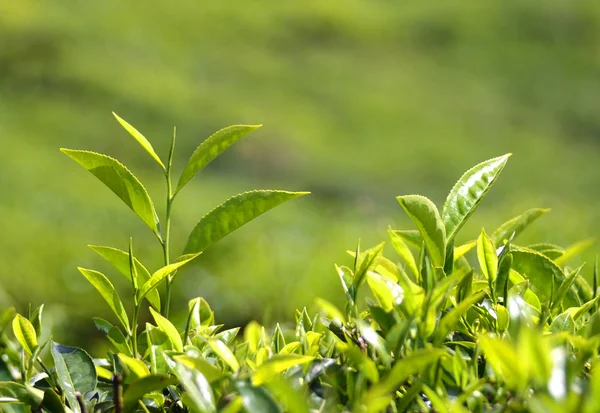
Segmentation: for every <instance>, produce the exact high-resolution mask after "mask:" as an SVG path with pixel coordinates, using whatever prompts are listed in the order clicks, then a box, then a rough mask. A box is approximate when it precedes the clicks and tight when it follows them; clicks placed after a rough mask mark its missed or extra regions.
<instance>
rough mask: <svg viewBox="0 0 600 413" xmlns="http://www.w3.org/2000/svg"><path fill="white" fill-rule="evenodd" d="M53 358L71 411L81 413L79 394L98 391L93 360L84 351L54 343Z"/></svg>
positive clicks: (59, 381)
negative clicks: (78, 400)
mask: <svg viewBox="0 0 600 413" xmlns="http://www.w3.org/2000/svg"><path fill="white" fill-rule="evenodd" d="M52 358H53V359H54V368H55V369H56V376H57V378H58V383H59V384H60V387H61V388H62V390H63V392H64V394H65V396H66V397H67V400H68V401H69V406H70V407H71V410H73V411H74V412H75V413H81V410H80V408H79V403H77V397H76V396H75V394H76V393H77V392H79V393H81V394H85V393H88V392H91V391H94V390H95V389H96V382H97V375H96V368H95V367H94V362H93V361H92V358H91V357H90V356H89V355H88V354H87V353H86V352H85V351H83V350H82V349H80V348H77V347H69V346H63V345H62V344H59V343H56V342H54V341H53V342H52Z"/></svg>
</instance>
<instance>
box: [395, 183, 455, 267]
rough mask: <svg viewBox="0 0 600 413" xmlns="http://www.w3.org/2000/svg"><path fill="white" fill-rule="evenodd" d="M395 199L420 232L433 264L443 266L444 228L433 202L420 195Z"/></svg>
mask: <svg viewBox="0 0 600 413" xmlns="http://www.w3.org/2000/svg"><path fill="white" fill-rule="evenodd" d="M397 199H398V202H400V205H402V208H404V210H405V211H406V213H407V214H408V216H409V217H410V219H412V221H413V222H414V224H415V226H416V227H417V229H418V230H419V232H420V233H421V236H422V237H423V240H424V241H425V245H426V246H427V251H428V252H429V256H430V257H431V262H432V263H433V265H434V266H435V267H440V268H441V267H443V266H444V262H445V258H446V230H445V229H444V224H443V223H442V219H441V218H440V214H439V212H438V210H437V208H436V207H435V205H434V204H433V202H431V201H430V200H429V199H427V198H425V197H424V196H420V195H408V196H399V197H397Z"/></svg>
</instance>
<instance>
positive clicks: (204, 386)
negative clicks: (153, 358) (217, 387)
mask: <svg viewBox="0 0 600 413" xmlns="http://www.w3.org/2000/svg"><path fill="white" fill-rule="evenodd" d="M171 369H172V370H173V373H175V375H176V376H177V378H178V379H179V381H180V382H181V385H182V386H183V388H184V390H185V391H186V394H187V395H188V397H187V400H186V399H185V398H184V401H189V402H190V403H186V404H188V405H189V407H191V408H192V410H193V411H195V412H198V413H212V412H216V411H217V408H216V406H215V395H214V394H213V391H212V388H211V387H210V383H209V382H208V380H206V377H204V375H203V374H202V373H201V372H200V371H198V370H196V369H194V368H191V367H189V366H187V365H186V364H184V363H181V362H178V361H174V366H171Z"/></svg>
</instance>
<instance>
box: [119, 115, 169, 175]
mask: <svg viewBox="0 0 600 413" xmlns="http://www.w3.org/2000/svg"><path fill="white" fill-rule="evenodd" d="M112 114H113V116H114V117H115V118H116V119H117V121H118V122H119V123H120V124H121V126H123V128H124V129H125V130H126V131H127V132H129V134H130V135H131V136H133V137H134V138H135V140H136V141H138V143H139V144H140V145H141V146H142V148H144V149H145V150H146V152H148V154H150V156H151V157H152V158H153V159H154V160H155V161H156V162H157V163H158V164H159V165H160V167H161V168H162V169H163V171H166V170H167V168H165V165H164V164H163V163H162V161H161V160H160V158H159V157H158V155H157V154H156V152H154V148H153V147H152V145H151V144H150V142H148V139H146V138H145V137H144V135H142V134H141V133H140V132H138V130H137V129H136V128H134V127H133V126H131V125H130V124H129V123H127V122H126V121H125V120H123V119H121V118H120V117H119V115H117V114H116V113H115V112H113V113H112Z"/></svg>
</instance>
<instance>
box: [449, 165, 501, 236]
mask: <svg viewBox="0 0 600 413" xmlns="http://www.w3.org/2000/svg"><path fill="white" fill-rule="evenodd" d="M509 157H510V154H507V155H504V156H500V157H498V158H494V159H490V160H488V161H485V162H482V163H480V164H479V165H476V166H475V167H473V168H471V169H469V170H468V171H467V172H466V173H465V174H464V175H463V176H462V177H461V178H460V179H459V180H458V182H457V183H456V184H455V185H454V187H453V188H452V190H451V191H450V194H448V198H446V202H445V203H444V207H443V208H442V219H443V220H444V225H445V226H446V237H447V241H446V242H450V241H452V240H453V239H454V237H455V236H456V234H457V232H458V231H459V230H460V228H461V227H462V226H463V224H464V223H465V222H466V220H467V219H468V218H469V217H470V216H471V214H473V212H475V210H476V209H477V206H478V205H479V203H480V202H481V200H482V199H483V198H484V197H485V195H486V194H487V193H488V191H489V190H490V188H491V187H492V186H493V185H494V183H495V182H496V179H497V178H498V176H499V175H500V173H501V172H502V169H504V165H506V162H507V161H508V158H509Z"/></svg>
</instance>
